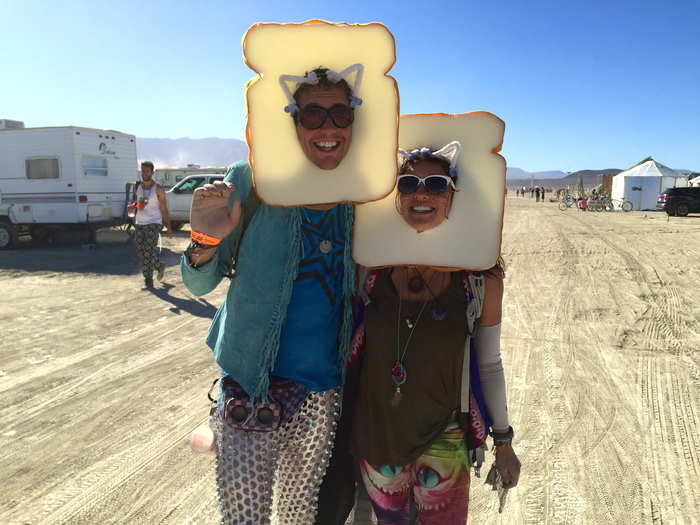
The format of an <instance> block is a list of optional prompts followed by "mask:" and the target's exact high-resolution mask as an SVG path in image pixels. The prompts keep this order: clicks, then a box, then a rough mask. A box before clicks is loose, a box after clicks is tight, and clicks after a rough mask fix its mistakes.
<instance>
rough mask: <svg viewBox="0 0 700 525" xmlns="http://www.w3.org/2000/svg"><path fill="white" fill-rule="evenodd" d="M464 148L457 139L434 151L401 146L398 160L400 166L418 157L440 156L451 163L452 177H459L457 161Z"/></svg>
mask: <svg viewBox="0 0 700 525" xmlns="http://www.w3.org/2000/svg"><path fill="white" fill-rule="evenodd" d="M461 150H462V145H461V144H460V143H459V141H457V140H453V141H452V142H448V143H447V144H445V145H444V146H443V147H442V148H440V149H439V150H436V151H433V150H431V149H430V148H425V147H424V148H416V149H413V150H411V151H406V150H403V149H401V148H399V151H398V155H397V156H398V161H399V166H400V167H401V166H403V165H404V164H406V163H407V162H409V161H412V160H416V159H430V158H435V157H437V158H439V159H443V160H446V161H447V162H449V163H450V177H452V178H453V179H456V178H457V175H458V173H457V161H458V160H459V152H460V151H461Z"/></svg>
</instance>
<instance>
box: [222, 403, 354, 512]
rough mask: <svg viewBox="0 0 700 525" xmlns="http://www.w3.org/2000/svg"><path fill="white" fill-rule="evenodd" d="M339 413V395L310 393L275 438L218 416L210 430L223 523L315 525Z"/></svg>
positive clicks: (276, 433) (272, 434)
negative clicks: (214, 452) (237, 425)
mask: <svg viewBox="0 0 700 525" xmlns="http://www.w3.org/2000/svg"><path fill="white" fill-rule="evenodd" d="M221 405H223V403H221ZM339 408H340V396H339V393H338V390H326V391H325V392H311V393H309V395H308V396H307V398H306V400H304V402H303V403H302V404H301V406H300V407H299V410H298V411H297V413H296V414H295V415H294V416H293V417H292V419H291V420H290V421H289V422H288V423H285V424H284V425H282V426H280V427H279V429H277V430H274V431H271V432H258V431H253V430H239V429H236V428H234V427H233V426H232V425H231V424H229V423H228V422H226V421H222V418H221V412H222V410H221V409H219V410H217V411H216V412H215V413H214V415H213V416H212V417H211V418H210V425H211V427H212V429H213V431H214V435H215V436H216V449H217V455H216V480H217V485H218V492H219V504H220V506H221V514H222V519H221V523H222V524H224V525H268V524H270V523H274V524H279V525H311V524H313V522H314V516H315V515H316V508H317V505H318V492H319V488H320V486H321V481H322V479H323V475H324V474H325V472H326V467H327V465H328V460H329V459H330V454H331V450H332V448H333V437H334V435H335V427H336V425H337V421H338V416H339V414H338V412H339Z"/></svg>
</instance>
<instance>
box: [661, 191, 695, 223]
mask: <svg viewBox="0 0 700 525" xmlns="http://www.w3.org/2000/svg"><path fill="white" fill-rule="evenodd" d="M656 209H657V210H660V211H665V212H666V213H668V214H669V215H678V216H679V217H685V216H686V215H688V214H689V213H700V187H688V188H666V189H665V190H664V192H663V193H662V194H661V195H659V199H658V200H657V201H656Z"/></svg>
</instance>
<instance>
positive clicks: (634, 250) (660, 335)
mask: <svg viewBox="0 0 700 525" xmlns="http://www.w3.org/2000/svg"><path fill="white" fill-rule="evenodd" d="M101 240H102V243H101V244H100V245H99V246H98V248H97V249H95V250H88V249H84V248H81V247H80V246H78V245H61V246H34V245H31V244H25V245H23V246H22V247H21V248H19V249H16V250H12V251H8V252H3V253H0V292H1V293H0V296H1V298H2V299H1V300H0V327H1V332H0V333H1V334H2V343H1V345H2V351H1V352H0V395H1V396H2V404H1V405H0V450H2V454H0V485H1V486H2V491H1V492H2V497H1V498H0V523H3V524H54V523H55V524H62V523H70V524H88V523H89V524H96V523H129V524H131V523H145V524H151V523H173V524H176V523H178V524H179V523H193V524H211V523H216V522H217V521H218V512H217V509H216V502H215V488H214V479H213V475H212V457H211V456H208V455H199V456H197V455H193V454H192V453H191V452H190V451H189V448H188V446H187V436H188V434H189V433H190V431H191V430H192V429H194V428H195V427H197V426H198V425H199V424H201V423H202V422H203V421H204V420H205V419H206V416H207V401H206V397H205V394H206V391H207V389H208V387H209V385H210V383H211V381H212V379H213V378H214V377H215V375H216V368H215V366H214V365H213V362H212V358H211V354H210V351H209V350H208V349H207V348H206V346H205V345H204V343H203V339H204V336H205V333H206V330H207V327H208V324H209V319H210V317H211V316H212V314H213V312H214V309H215V307H216V306H217V305H218V304H219V303H220V302H221V300H222V299H223V297H224V293H225V289H226V288H225V284H222V285H221V286H220V287H219V288H218V289H217V290H216V291H215V292H213V293H212V294H210V295H209V296H207V297H206V298H205V299H197V298H195V297H193V296H192V295H191V294H189V292H188V291H187V290H186V289H185V288H184V286H183V284H182V282H181V280H180V277H179V272H178V269H177V266H176V265H177V261H178V253H179V252H180V251H181V250H182V249H183V248H184V246H185V245H186V243H187V238H186V234H185V233H184V232H183V233H180V234H178V235H177V236H176V237H175V238H170V239H164V245H165V247H164V257H165V260H166V262H167V263H168V265H169V268H168V273H167V275H166V283H167V284H166V285H165V286H164V287H162V288H160V289H159V290H158V291H157V292H155V293H149V292H145V291H141V290H140V287H141V282H142V281H141V279H140V276H139V275H137V274H136V268H135V265H134V262H133V260H132V257H131V255H130V247H129V246H128V245H126V244H124V242H123V238H119V237H118V234H116V233H114V232H107V233H105V234H103V235H101ZM503 254H504V257H505V259H506V261H507V263H508V277H507V281H506V297H505V310H504V314H505V317H504V321H503V354H504V360H505V366H506V372H507V380H508V394H509V409H510V414H511V418H512V424H513V426H514V427H515V429H516V441H515V448H516V451H517V452H518V454H519V455H520V457H521V460H522V464H523V470H522V477H521V481H520V485H519V486H518V487H517V488H516V489H514V490H512V491H511V493H510V495H509V497H508V503H507V506H506V509H505V511H504V512H503V514H500V515H499V514H497V513H496V510H495V509H496V497H495V495H494V494H493V493H491V492H488V491H487V490H486V489H485V487H484V486H483V485H482V481H481V480H478V479H474V478H473V480H472V492H471V510H470V523H479V524H492V523H493V524H525V523H527V524H539V523H550V524H560V523H561V524H563V523H569V524H575V525H581V524H608V523H615V524H641V523H644V524H646V523H649V524H652V523H653V524H662V523H664V524H671V523H698V522H699V521H698V515H699V514H698V512H699V511H698V509H700V481H699V480H700V446H699V444H700V437H699V432H700V403H699V401H700V389H699V387H700V329H698V322H697V321H698V320H699V319H700V286H699V285H698V268H700V216H695V217H692V216H691V217H687V218H676V217H673V218H671V219H670V220H667V217H666V216H665V215H662V214H657V213H652V212H648V213H645V212H632V213H629V214H622V213H590V212H578V211H576V210H568V211H566V212H560V211H559V210H558V209H557V207H556V205H555V204H551V203H544V204H537V203H535V202H534V201H532V200H531V199H524V198H516V197H509V198H508V199H507V212H506V221H505V234H504V241H503Z"/></svg>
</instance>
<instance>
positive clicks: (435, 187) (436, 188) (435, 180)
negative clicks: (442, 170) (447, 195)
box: [396, 175, 455, 195]
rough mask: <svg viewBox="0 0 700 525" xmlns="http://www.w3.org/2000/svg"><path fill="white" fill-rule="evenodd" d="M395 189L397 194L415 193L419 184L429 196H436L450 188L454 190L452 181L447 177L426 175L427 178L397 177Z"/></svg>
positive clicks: (413, 176)
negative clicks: (397, 191)
mask: <svg viewBox="0 0 700 525" xmlns="http://www.w3.org/2000/svg"><path fill="white" fill-rule="evenodd" d="M397 181H398V182H397V184H396V187H397V188H398V190H399V193H406V194H410V193H415V192H417V191H418V188H419V187H420V185H421V184H423V185H424V186H425V191H426V192H428V193H430V194H431V195H438V194H440V193H444V192H446V191H447V188H448V187H450V188H452V189H453V190H454V189H455V183H454V181H453V180H452V179H451V178H450V177H448V176H447V175H428V176H427V177H422V178H421V177H417V176H416V175H399V177H398V179H397Z"/></svg>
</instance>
